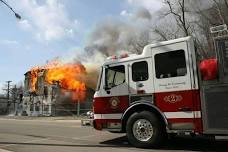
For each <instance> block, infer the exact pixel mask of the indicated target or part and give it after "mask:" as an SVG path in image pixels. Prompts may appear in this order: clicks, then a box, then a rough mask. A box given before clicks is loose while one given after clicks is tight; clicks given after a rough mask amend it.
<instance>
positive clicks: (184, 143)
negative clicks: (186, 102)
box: [100, 136, 228, 151]
mask: <svg viewBox="0 0 228 152" xmlns="http://www.w3.org/2000/svg"><path fill="white" fill-rule="evenodd" d="M100 144H106V145H113V146H122V147H131V145H129V144H128V141H127V137H126V136H123V137H119V138H116V139H112V140H108V141H104V142H101V143H100ZM159 150H183V151H184V150H190V151H228V140H216V141H215V140H210V139H208V138H204V137H189V136H181V137H179V136H178V137H175V138H172V139H169V140H167V141H166V142H165V143H164V144H163V146H161V147H160V148H159Z"/></svg>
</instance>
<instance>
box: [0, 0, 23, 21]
mask: <svg viewBox="0 0 228 152" xmlns="http://www.w3.org/2000/svg"><path fill="white" fill-rule="evenodd" d="M0 2H2V3H3V4H5V5H6V6H7V7H8V8H9V9H10V10H11V11H12V12H13V13H14V15H15V17H16V18H17V19H19V20H20V19H21V16H20V15H19V14H18V13H16V12H15V11H14V9H13V8H12V7H11V6H9V4H7V3H6V2H5V1H3V0H0Z"/></svg>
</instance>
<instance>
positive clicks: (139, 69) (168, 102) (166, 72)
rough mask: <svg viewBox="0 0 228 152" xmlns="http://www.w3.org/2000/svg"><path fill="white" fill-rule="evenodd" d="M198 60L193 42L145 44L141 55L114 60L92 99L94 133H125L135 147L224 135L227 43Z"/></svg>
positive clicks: (227, 113)
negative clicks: (169, 138)
mask: <svg viewBox="0 0 228 152" xmlns="http://www.w3.org/2000/svg"><path fill="white" fill-rule="evenodd" d="M215 46H216V51H215V52H216V57H214V58H210V59H204V60H198V59H197V57H196V51H195V47H194V42H193V39H192V38H191V37H184V38H179V39H175V40H170V41H165V42H159V43H156V44H149V45H147V46H146V47H145V48H144V49H143V53H142V54H141V55H128V54H123V55H121V56H119V57H118V56H112V57H109V58H107V60H106V61H105V63H104V64H103V65H102V67H101V70H100V76H99V80H98V85H97V89H96V92H95V95H94V99H93V110H94V120H93V126H94V128H95V129H97V130H108V131H110V132H122V133H123V132H126V135H127V138H128V140H129V143H130V144H132V145H133V146H136V147H156V146H159V145H160V144H161V143H162V141H163V140H164V139H165V138H166V137H167V135H169V134H176V133H184V134H191V135H205V136H215V135H228V38H227V37H220V38H218V39H215Z"/></svg>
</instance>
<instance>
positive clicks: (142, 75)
mask: <svg viewBox="0 0 228 152" xmlns="http://www.w3.org/2000/svg"><path fill="white" fill-rule="evenodd" d="M132 80H133V81H135V82H136V81H146V80H148V64H147V62H146V61H141V62H135V63H133V64H132Z"/></svg>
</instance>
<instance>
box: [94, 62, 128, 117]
mask: <svg viewBox="0 0 228 152" xmlns="http://www.w3.org/2000/svg"><path fill="white" fill-rule="evenodd" d="M126 78H127V70H126V65H125V64H118V65H117V64H113V65H106V66H104V67H103V71H102V78H101V83H100V87H99V90H97V91H96V93H95V95H94V112H95V114H101V115H102V119H121V116H122V113H124V111H125V110H126V109H127V108H128V105H129V102H128V101H129V100H128V97H129V96H128V85H127V82H126Z"/></svg>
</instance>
